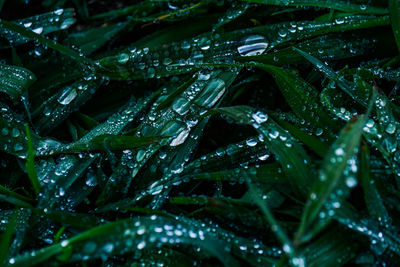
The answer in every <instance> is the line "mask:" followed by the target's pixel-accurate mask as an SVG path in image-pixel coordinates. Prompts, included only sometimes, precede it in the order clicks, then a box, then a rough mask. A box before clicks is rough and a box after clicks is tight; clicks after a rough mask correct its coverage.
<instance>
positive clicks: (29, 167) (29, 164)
mask: <svg viewBox="0 0 400 267" xmlns="http://www.w3.org/2000/svg"><path fill="white" fill-rule="evenodd" d="M25 131H26V137H27V142H28V156H27V157H26V163H25V167H26V171H27V173H28V177H29V180H31V183H32V186H33V189H34V191H35V193H36V194H38V193H39V191H40V183H39V180H38V176H37V174H36V170H35V152H34V150H33V144H32V137H31V132H30V130H29V126H28V124H25Z"/></svg>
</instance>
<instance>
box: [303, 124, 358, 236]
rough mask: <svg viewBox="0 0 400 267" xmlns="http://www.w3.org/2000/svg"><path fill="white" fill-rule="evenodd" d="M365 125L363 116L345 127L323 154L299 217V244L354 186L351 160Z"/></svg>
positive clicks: (354, 179)
mask: <svg viewBox="0 0 400 267" xmlns="http://www.w3.org/2000/svg"><path fill="white" fill-rule="evenodd" d="M365 122H366V118H365V117H364V116H362V117H360V118H359V119H357V120H356V121H352V122H350V123H348V124H347V126H346V127H345V128H344V129H343V130H342V132H341V134H340V136H339V138H338V139H337V140H336V141H335V143H333V144H332V146H331V147H330V149H329V151H328V153H327V154H326V156H325V158H324V162H323V164H322V166H321V169H320V171H319V173H318V180H316V181H315V182H314V184H313V185H312V187H311V190H310V193H309V199H308V201H307V203H306V205H305V208H304V211H303V214H302V219H301V223H300V226H299V230H298V232H297V235H296V238H297V240H298V241H301V240H302V238H303V237H302V236H303V235H304V234H305V233H306V231H308V228H309V227H310V225H311V224H313V223H314V222H315V220H318V217H319V218H322V220H326V219H327V218H329V217H330V216H329V214H328V213H329V210H333V211H334V210H335V209H337V208H339V207H340V198H343V195H347V194H348V193H346V191H348V189H349V188H350V189H351V188H353V187H355V186H356V184H357V180H356V177H355V176H354V175H355V174H354V170H357V165H356V160H355V159H354V158H353V157H354V156H356V155H357V151H358V146H359V143H360V139H361V136H362V132H363V130H362V129H363V127H364V125H365ZM346 168H347V169H348V170H347V171H346ZM344 172H345V173H346V174H344ZM346 187H347V188H346ZM338 188H341V191H342V194H341V196H339V195H337V192H336V191H337V190H338ZM331 194H335V195H336V196H335V197H334V198H333V199H334V201H332V200H330V196H331ZM323 208H325V209H327V211H326V212H324V214H325V216H322V215H321V214H320V213H321V212H323V211H321V210H322V209H323ZM333 213H334V212H333Z"/></svg>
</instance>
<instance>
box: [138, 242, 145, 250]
mask: <svg viewBox="0 0 400 267" xmlns="http://www.w3.org/2000/svg"><path fill="white" fill-rule="evenodd" d="M145 246H146V241H140V242H139V244H138V245H137V248H138V249H143V248H144V247H145Z"/></svg>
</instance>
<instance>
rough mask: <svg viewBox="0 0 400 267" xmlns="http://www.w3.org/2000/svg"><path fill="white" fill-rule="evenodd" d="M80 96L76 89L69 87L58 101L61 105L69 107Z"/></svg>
mask: <svg viewBox="0 0 400 267" xmlns="http://www.w3.org/2000/svg"><path fill="white" fill-rule="evenodd" d="M77 95H78V93H77V92H76V90H75V88H71V87H67V88H65V89H64V91H63V92H62V94H61V95H60V97H59V98H58V99H57V101H58V103H60V104H61V105H68V104H69V103H71V102H72V100H74V99H75V97H76V96H77Z"/></svg>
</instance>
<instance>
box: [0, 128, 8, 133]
mask: <svg viewBox="0 0 400 267" xmlns="http://www.w3.org/2000/svg"><path fill="white" fill-rule="evenodd" d="M1 134H2V135H8V134H9V131H8V129H7V128H5V127H4V128H3V129H1Z"/></svg>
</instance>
